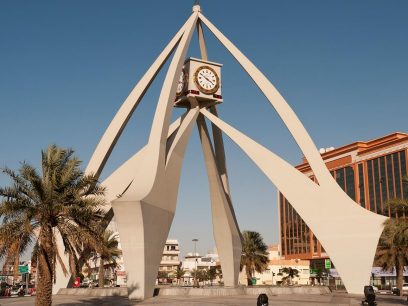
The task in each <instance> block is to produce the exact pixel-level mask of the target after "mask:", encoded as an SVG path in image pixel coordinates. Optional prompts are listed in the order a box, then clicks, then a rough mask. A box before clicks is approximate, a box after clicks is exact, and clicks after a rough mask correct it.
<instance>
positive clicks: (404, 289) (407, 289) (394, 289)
mask: <svg viewBox="0 0 408 306" xmlns="http://www.w3.org/2000/svg"><path fill="white" fill-rule="evenodd" d="M391 291H392V294H396V295H398V288H397V287H396V286H395V287H392V289H391ZM404 293H405V294H407V293H408V283H403V284H402V294H404Z"/></svg>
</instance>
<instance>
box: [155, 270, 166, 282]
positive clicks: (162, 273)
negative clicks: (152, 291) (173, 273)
mask: <svg viewBox="0 0 408 306" xmlns="http://www.w3.org/2000/svg"><path fill="white" fill-rule="evenodd" d="M168 277H169V274H168V273H167V272H166V271H159V272H157V280H158V282H160V280H161V279H166V280H167V278H168Z"/></svg>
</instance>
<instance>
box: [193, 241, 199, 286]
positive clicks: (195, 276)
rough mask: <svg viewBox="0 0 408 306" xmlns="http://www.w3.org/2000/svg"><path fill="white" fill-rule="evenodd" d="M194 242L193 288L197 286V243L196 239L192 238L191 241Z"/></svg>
mask: <svg viewBox="0 0 408 306" xmlns="http://www.w3.org/2000/svg"><path fill="white" fill-rule="evenodd" d="M192 241H193V242H194V257H195V272H194V287H195V286H196V284H197V242H198V239H196V238H194V239H193V240H192Z"/></svg>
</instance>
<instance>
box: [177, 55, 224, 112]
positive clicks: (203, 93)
mask: <svg viewBox="0 0 408 306" xmlns="http://www.w3.org/2000/svg"><path fill="white" fill-rule="evenodd" d="M221 67H222V64H218V63H214V62H209V61H205V60H202V59H197V58H193V57H190V58H188V59H187V60H186V61H185V62H184V66H183V70H182V72H181V75H180V77H179V79H178V83H177V92H176V101H175V103H174V106H176V107H189V106H190V98H192V97H194V98H196V99H197V101H198V102H199V103H200V106H201V107H209V106H212V105H215V104H219V103H221V102H222V95H221Z"/></svg>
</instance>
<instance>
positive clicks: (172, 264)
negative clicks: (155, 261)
mask: <svg viewBox="0 0 408 306" xmlns="http://www.w3.org/2000/svg"><path fill="white" fill-rule="evenodd" d="M179 255H180V248H179V243H178V241H177V240H175V239H167V240H166V244H165V245H164V249H163V255H162V259H161V262H160V267H159V271H165V272H168V273H169V274H172V273H173V272H174V271H176V270H177V267H178V266H179V265H180V263H181V261H180V257H179Z"/></svg>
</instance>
